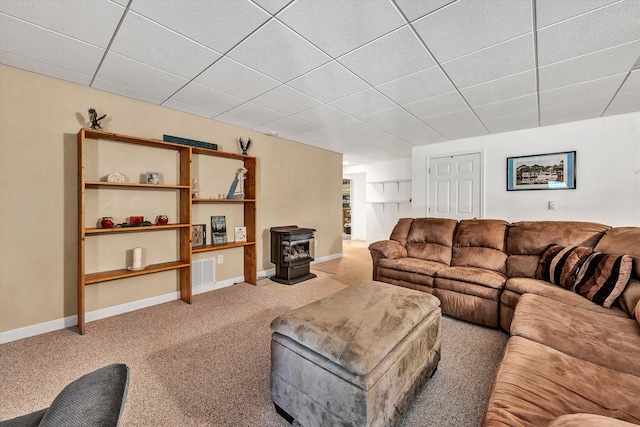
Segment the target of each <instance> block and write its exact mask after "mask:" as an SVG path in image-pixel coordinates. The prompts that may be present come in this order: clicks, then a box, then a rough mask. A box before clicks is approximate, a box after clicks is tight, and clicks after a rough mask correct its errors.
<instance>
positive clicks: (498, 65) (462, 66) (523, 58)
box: [442, 34, 534, 88]
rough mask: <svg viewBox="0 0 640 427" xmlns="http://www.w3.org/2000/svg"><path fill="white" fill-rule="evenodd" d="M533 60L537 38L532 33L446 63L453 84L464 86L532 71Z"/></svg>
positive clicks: (445, 67) (445, 66)
mask: <svg viewBox="0 0 640 427" xmlns="http://www.w3.org/2000/svg"><path fill="white" fill-rule="evenodd" d="M533 59H534V58H533V37H532V36H531V34H528V35H526V36H522V37H518V38H516V39H513V40H510V41H508V42H505V43H501V44H499V45H496V46H493V47H490V48H488V49H485V50H483V51H481V52H476V53H473V54H471V55H467V56H464V57H462V58H459V59H455V60H453V61H450V62H447V63H445V64H442V66H443V67H444V69H445V71H446V72H447V74H448V75H449V77H451V80H452V81H453V84H454V85H456V86H457V87H459V88H462V87H468V86H473V85H476V84H479V83H482V82H488V81H491V80H495V79H499V78H501V77H506V76H510V75H512V74H517V73H521V72H523V71H528V70H532V69H533V68H534V60H533Z"/></svg>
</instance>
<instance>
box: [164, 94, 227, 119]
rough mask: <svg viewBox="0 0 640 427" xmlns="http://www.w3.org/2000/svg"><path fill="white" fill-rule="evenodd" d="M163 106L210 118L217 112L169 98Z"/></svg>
mask: <svg viewBox="0 0 640 427" xmlns="http://www.w3.org/2000/svg"><path fill="white" fill-rule="evenodd" d="M162 106H163V107H167V108H171V109H173V110H178V111H182V112H185V113H189V114H194V115H196V116H200V117H206V118H208V119H210V118H211V117H213V116H215V114H214V113H213V112H211V111H208V110H205V109H203V108H199V107H195V106H193V105H189V104H183V103H182V102H178V101H176V100H174V99H168V100H166V101H164V102H163V103H162Z"/></svg>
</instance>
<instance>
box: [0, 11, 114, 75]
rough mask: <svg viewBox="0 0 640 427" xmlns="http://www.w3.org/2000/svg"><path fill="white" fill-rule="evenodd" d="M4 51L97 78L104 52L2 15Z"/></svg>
mask: <svg viewBox="0 0 640 427" xmlns="http://www.w3.org/2000/svg"><path fill="white" fill-rule="evenodd" d="M0 50H2V51H5V52H8V53H11V54H14V55H21V56H25V57H27V58H33V59H37V60H38V61H39V62H43V63H46V64H51V65H55V66H57V67H62V68H66V69H69V70H72V71H75V72H78V73H81V74H84V75H93V73H94V72H95V69H96V68H97V67H98V64H99V63H100V59H101V58H102V56H103V55H104V49H101V48H98V47H95V46H93V45H90V44H88V43H84V42H82V41H79V40H76V39H73V38H70V37H68V36H64V35H62V34H59V33H56V32H53V31H50V30H46V29H44V28H41V27H38V26H36V25H33V24H29V23H26V22H24V21H20V20H18V19H16V18H12V17H10V16H8V15H3V14H1V13H0Z"/></svg>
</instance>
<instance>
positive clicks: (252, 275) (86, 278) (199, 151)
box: [78, 129, 257, 334]
mask: <svg viewBox="0 0 640 427" xmlns="http://www.w3.org/2000/svg"><path fill="white" fill-rule="evenodd" d="M87 139H94V140H107V141H115V142H121V143H128V144H134V145H142V146H146V147H151V148H154V149H162V150H174V151H177V152H178V156H179V177H178V182H177V183H170V184H145V183H131V182H126V183H114V182H102V181H87V180H86V179H85V176H86V173H85V172H86V171H85V146H86V140H87ZM193 155H205V156H214V157H220V158H224V159H231V160H241V161H242V162H243V164H244V167H245V168H247V170H248V172H247V179H246V180H245V183H244V187H245V194H246V197H247V198H246V199H244V200H218V199H192V197H191V182H192V158H193ZM105 189H106V190H109V191H112V190H113V191H127V190H132V189H133V190H143V191H146V190H149V191H174V192H178V193H179V202H178V204H179V206H178V210H179V218H178V222H176V223H170V224H167V225H152V226H139V227H117V228H107V229H104V228H95V227H86V226H85V223H84V222H85V192H86V191H87V190H90V191H95V190H105ZM255 198H256V158H255V157H251V156H244V155H239V154H234V153H227V152H223V151H215V150H207V149H203V148H196V147H190V146H186V145H180V144H173V143H168V142H163V141H158V140H153V139H146V138H138V137H134V136H128V135H120V134H115V133H109V132H102V131H97V130H92V129H82V130H80V132H78V330H79V332H80V333H81V334H84V333H85V287H86V286H88V285H92V284H96V283H102V282H107V281H111V280H119V279H126V278H130V277H136V276H141V275H148V274H154V273H159V272H163V271H172V270H178V271H179V288H180V298H181V299H182V300H183V301H185V302H187V303H191V300H192V284H191V265H192V254H193V253H200V252H206V251H215V250H221V249H228V248H235V247H242V248H244V277H245V281H246V282H248V283H251V284H254V285H255V284H256V282H257V261H256V199H255ZM193 203H230V204H243V205H244V223H245V226H246V228H247V242H242V243H235V242H233V243H228V244H224V245H207V246H202V247H198V248H192V245H191V243H192V242H191V226H192V216H191V215H192V204H193ZM174 209H175V205H174ZM163 230H175V231H176V232H178V234H179V238H178V239H177V240H178V246H179V247H178V251H177V253H178V254H179V257H178V259H176V260H174V261H170V262H162V263H157V264H152V265H148V266H146V267H145V268H144V269H142V270H129V269H126V268H123V269H116V270H109V271H99V272H95V273H90V274H85V251H86V248H85V240H86V239H87V238H97V237H91V236H109V235H121V234H122V233H146V232H154V231H163Z"/></svg>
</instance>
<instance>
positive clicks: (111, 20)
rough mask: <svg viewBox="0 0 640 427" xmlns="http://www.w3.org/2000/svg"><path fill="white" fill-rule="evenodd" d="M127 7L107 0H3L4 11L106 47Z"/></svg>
mask: <svg viewBox="0 0 640 427" xmlns="http://www.w3.org/2000/svg"><path fill="white" fill-rule="evenodd" d="M52 10H55V13H52ZM124 10H125V9H124V8H123V7H121V6H118V5H116V4H114V3H112V2H110V1H107V0H93V1H78V0H76V1H69V0H47V2H46V4H45V3H43V1H42V0H2V1H0V12H2V13H6V14H7V15H11V16H14V17H16V18H19V19H22V20H25V21H27V22H30V23H33V24H36V25H38V26H40V27H44V28H47V29H49V30H51V31H55V32H57V33H60V34H64V35H67V36H69V37H73V38H75V39H78V40H81V41H83V42H85V43H89V44H92V45H95V46H98V47H102V48H106V47H107V46H108V45H109V41H111V37H112V36H113V32H114V31H115V29H116V27H117V26H118V22H120V18H121V17H122V14H123V13H124Z"/></svg>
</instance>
